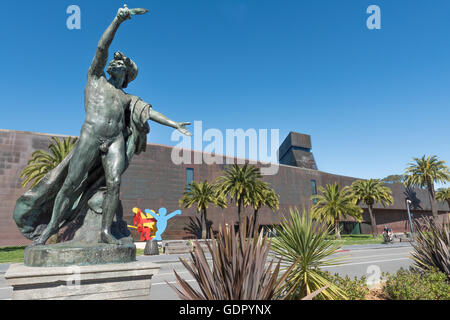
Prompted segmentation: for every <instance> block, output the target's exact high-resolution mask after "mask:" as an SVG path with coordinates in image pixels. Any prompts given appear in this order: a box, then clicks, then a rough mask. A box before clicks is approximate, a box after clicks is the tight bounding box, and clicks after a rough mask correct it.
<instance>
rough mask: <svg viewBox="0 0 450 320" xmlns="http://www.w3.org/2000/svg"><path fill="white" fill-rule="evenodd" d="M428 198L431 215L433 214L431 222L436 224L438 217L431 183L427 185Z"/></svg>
mask: <svg viewBox="0 0 450 320" xmlns="http://www.w3.org/2000/svg"><path fill="white" fill-rule="evenodd" d="M427 188H428V196H429V198H430V205H431V213H432V214H433V220H434V222H435V223H438V221H439V216H438V212H437V208H436V198H435V194H434V184H433V182H429V183H428V186H427Z"/></svg>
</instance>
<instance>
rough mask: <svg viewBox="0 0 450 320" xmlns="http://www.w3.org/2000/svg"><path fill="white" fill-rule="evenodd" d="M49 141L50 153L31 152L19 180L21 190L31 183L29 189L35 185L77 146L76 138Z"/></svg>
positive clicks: (41, 151)
mask: <svg viewBox="0 0 450 320" xmlns="http://www.w3.org/2000/svg"><path fill="white" fill-rule="evenodd" d="M51 141H52V142H51V143H50V145H49V146H48V148H49V150H50V152H47V151H44V150H37V151H35V152H33V154H32V156H31V157H32V158H31V160H30V161H29V162H28V165H27V166H26V167H25V169H24V170H23V171H22V174H21V175H20V178H21V179H23V181H22V188H24V187H25V186H26V185H27V184H28V183H31V187H34V186H35V185H37V184H38V183H39V182H40V181H41V180H42V178H44V176H45V175H46V174H47V173H48V172H50V171H51V170H53V169H54V168H56V167H57V166H58V165H59V164H60V163H61V162H62V161H63V160H64V158H65V157H67V155H68V154H69V153H70V152H71V151H72V150H73V148H74V147H75V145H76V144H77V141H78V138H71V137H69V138H64V139H62V140H60V139H59V138H56V137H52V138H51Z"/></svg>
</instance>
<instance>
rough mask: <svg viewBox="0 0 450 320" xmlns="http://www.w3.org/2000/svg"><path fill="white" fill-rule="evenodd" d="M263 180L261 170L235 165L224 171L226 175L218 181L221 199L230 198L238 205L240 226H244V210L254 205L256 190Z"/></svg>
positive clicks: (246, 165) (217, 186)
mask: <svg viewBox="0 0 450 320" xmlns="http://www.w3.org/2000/svg"><path fill="white" fill-rule="evenodd" d="M260 179H262V175H261V173H260V170H259V168H257V167H255V166H253V165H251V166H249V165H248V163H246V164H245V165H243V166H242V167H240V166H238V165H237V164H233V166H232V167H231V168H227V169H225V171H224V175H223V176H221V177H219V178H218V179H217V185H216V188H217V192H218V195H219V196H220V197H224V198H226V197H229V198H230V199H231V201H232V202H233V201H234V202H235V203H236V206H237V209H238V219H239V226H241V224H242V218H241V211H242V208H243V207H245V206H247V205H249V204H251V203H253V200H252V197H255V194H256V193H255V192H254V190H255V189H256V188H257V184H258V182H257V181H258V180H260Z"/></svg>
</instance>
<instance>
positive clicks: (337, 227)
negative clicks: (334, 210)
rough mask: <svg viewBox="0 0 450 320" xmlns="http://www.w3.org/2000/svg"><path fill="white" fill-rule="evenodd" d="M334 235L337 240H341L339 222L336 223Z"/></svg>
mask: <svg viewBox="0 0 450 320" xmlns="http://www.w3.org/2000/svg"><path fill="white" fill-rule="evenodd" d="M334 235H335V236H336V239H338V240H341V229H340V228H339V220H336V221H335V222H334Z"/></svg>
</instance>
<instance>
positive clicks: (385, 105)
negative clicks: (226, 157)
mask: <svg viewBox="0 0 450 320" xmlns="http://www.w3.org/2000/svg"><path fill="white" fill-rule="evenodd" d="M123 3H124V2H123V1H85V0H71V1H62V0H58V1H31V0H27V1H24V0H22V1H20V2H13V1H9V2H4V3H2V11H3V12H6V13H7V14H4V15H3V16H2V19H1V22H0V27H1V28H0V36H1V39H2V53H3V56H2V62H3V64H2V69H3V75H5V76H4V77H1V78H0V87H1V93H2V94H1V96H2V99H1V102H0V105H1V108H2V115H1V116H0V128H1V129H13V130H24V131H36V132H45V133H55V134H67V135H78V134H79V131H80V128H81V125H82V123H83V120H84V106H83V90H84V86H85V81H86V72H87V70H88V67H89V65H90V62H91V60H92V57H93V54H94V51H95V48H96V44H97V42H98V40H99V38H100V36H101V34H102V33H103V31H104V29H105V28H106V27H107V26H108V24H109V23H110V22H111V21H112V19H113V17H114V16H115V14H116V11H117V9H118V8H119V7H121V6H122V5H123ZM126 3H127V4H128V6H129V7H145V8H148V9H150V11H151V13H150V15H145V16H138V17H134V18H133V20H131V21H127V22H125V23H124V24H123V25H122V26H121V28H120V30H119V31H118V33H117V36H116V39H115V41H114V42H113V45H112V47H111V52H114V51H116V50H121V51H123V52H124V53H125V54H127V55H128V56H130V57H131V58H132V59H133V60H135V61H136V63H137V64H138V66H139V68H140V74H139V76H138V78H137V79H136V81H134V82H133V83H132V84H131V85H130V86H129V87H128V89H127V91H128V92H129V93H133V94H136V95H138V96H140V97H141V98H143V99H144V100H146V101H148V102H150V103H152V104H153V105H154V107H155V109H157V110H158V111H161V112H162V113H164V114H166V115H167V116H169V117H171V118H173V119H174V120H177V121H192V122H193V121H194V120H202V121H203V129H204V130H205V129H208V128H217V129H220V130H222V131H223V132H225V129H234V128H243V129H249V128H255V129H279V130H280V143H281V142H282V140H283V139H284V137H285V136H286V135H287V134H288V133H289V131H298V132H301V133H307V134H310V135H311V136H312V144H313V152H314V155H315V158H316V161H317V163H318V166H319V169H320V170H323V171H327V172H331V173H337V174H343V175H348V176H354V177H361V178H370V177H375V178H382V177H385V176H387V175H389V174H396V173H402V172H403V170H404V168H405V167H406V165H407V164H408V162H411V160H412V157H415V156H416V157H419V156H422V155H423V154H436V155H438V157H439V158H440V159H443V160H446V161H450V147H449V144H450V143H449V141H450V128H449V123H450V108H449V105H450V90H449V89H450V36H449V35H450V19H449V17H448V12H450V2H449V1H447V0H434V1H433V2H432V5H431V4H430V1H425V0H423V1H422V0H421V1H416V0H396V1H380V0H372V1H360V0H347V1H337V0H329V1H324V0H314V1H312V0H309V1H301V0H278V1H275V0H191V1H189V0H154V1H136V0H134V1H126ZM71 4H76V5H78V6H79V7H80V8H81V30H68V29H67V28H66V19H67V17H68V15H67V13H66V9H67V7H68V6H69V5H71ZM371 4H376V5H378V6H379V7H380V8H381V24H382V28H381V30H369V29H367V27H366V19H367V18H368V16H369V15H368V14H366V9H367V7H368V6H369V5H371ZM151 130H152V131H151V134H150V136H149V141H150V142H152V143H159V144H167V145H175V144H176V143H175V142H172V141H171V140H170V136H171V132H172V129H170V128H166V127H162V126H160V125H158V124H151Z"/></svg>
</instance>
